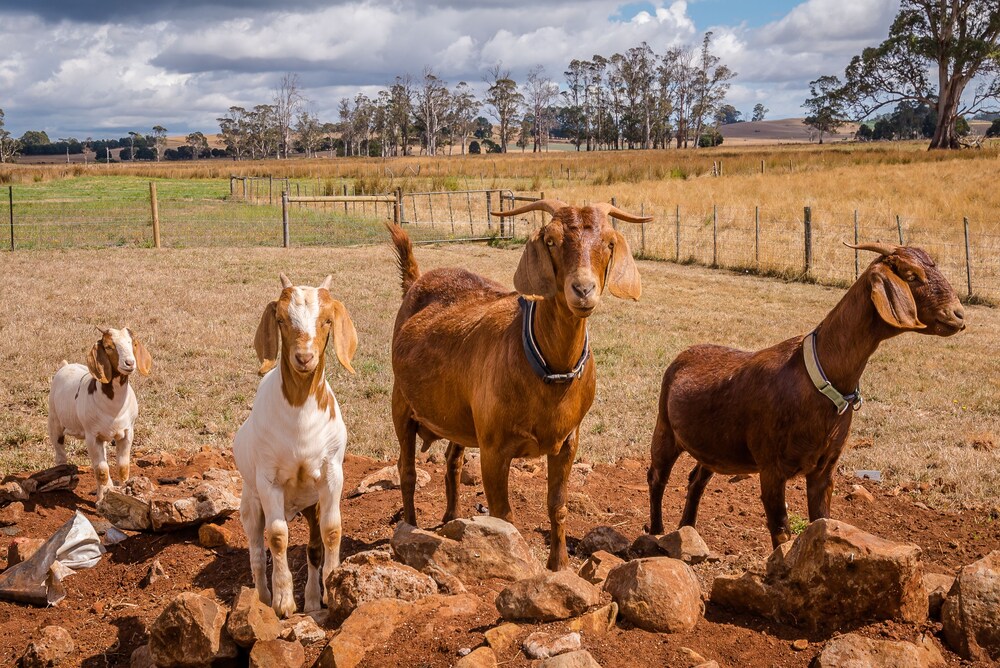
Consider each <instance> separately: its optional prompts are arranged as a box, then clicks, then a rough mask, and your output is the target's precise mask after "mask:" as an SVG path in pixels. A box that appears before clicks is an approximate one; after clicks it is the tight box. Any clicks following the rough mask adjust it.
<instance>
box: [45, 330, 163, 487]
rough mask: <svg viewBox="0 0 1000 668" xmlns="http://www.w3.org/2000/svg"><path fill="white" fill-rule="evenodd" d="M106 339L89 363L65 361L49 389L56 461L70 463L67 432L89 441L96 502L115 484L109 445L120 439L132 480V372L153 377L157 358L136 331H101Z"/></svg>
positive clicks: (122, 462)
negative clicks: (130, 466) (130, 465)
mask: <svg viewBox="0 0 1000 668" xmlns="http://www.w3.org/2000/svg"><path fill="white" fill-rule="evenodd" d="M98 329H100V331H101V338H100V339H98V340H97V343H95V344H94V347H93V348H91V349H90V353H89V354H88V355H87V365H86V366H84V365H83V364H69V363H67V362H66V360H63V362H62V364H60V365H59V370H58V371H56V375H55V376H53V377H52V389H51V390H50V391H49V438H50V439H51V441H52V447H53V448H55V451H56V464H57V465H60V464H65V463H66V436H73V437H74V438H82V439H83V440H84V441H86V443H87V452H88V453H89V454H90V463H91V464H92V465H93V467H94V475H95V476H96V477H97V501H98V503H100V502H101V500H102V499H103V498H104V492H105V491H106V490H108V489H110V488H111V486H112V483H111V475H110V473H109V471H108V462H107V455H106V453H105V448H106V447H107V445H108V443H110V442H111V441H114V442H115V449H116V451H117V461H118V475H119V477H120V479H121V482H125V481H126V480H128V476H129V460H130V458H131V454H132V437H133V436H134V431H133V425H134V424H135V418H136V416H137V415H138V414H139V404H138V402H137V401H136V398H135V392H134V391H133V390H132V386H131V385H130V384H129V375H131V374H132V373H133V372H135V371H139V373H141V374H142V375H144V376H148V375H149V372H150V370H151V369H152V366H153V358H152V357H151V356H150V354H149V352H148V351H147V350H146V348H145V346H143V345H142V343H140V342H139V339H137V338H136V337H135V335H134V334H133V333H132V330H131V329H128V328H125V329H101V328H98Z"/></svg>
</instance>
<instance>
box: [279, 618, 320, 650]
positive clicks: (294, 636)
mask: <svg viewBox="0 0 1000 668" xmlns="http://www.w3.org/2000/svg"><path fill="white" fill-rule="evenodd" d="M323 612H325V611H323ZM327 617H328V615H327ZM281 626H282V631H281V636H280V637H281V639H282V640H297V641H298V642H300V643H302V644H303V645H306V646H308V645H312V644H313V643H316V642H320V641H321V640H325V639H326V631H324V630H323V629H321V628H320V626H319V624H317V623H316V620H315V619H313V618H312V617H310V616H309V615H292V616H291V617H289V618H288V619H286V620H284V621H282V623H281Z"/></svg>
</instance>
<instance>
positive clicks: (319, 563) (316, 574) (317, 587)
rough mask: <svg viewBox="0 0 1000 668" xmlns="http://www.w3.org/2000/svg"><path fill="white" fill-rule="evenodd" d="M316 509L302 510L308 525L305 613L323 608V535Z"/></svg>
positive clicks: (311, 507) (312, 507) (310, 507)
mask: <svg viewBox="0 0 1000 668" xmlns="http://www.w3.org/2000/svg"><path fill="white" fill-rule="evenodd" d="M317 511H318V509H317V507H316V506H309V507H308V508H304V509H303V510H302V517H304V518H305V519H306V523H307V524H308V525H309V544H308V546H307V547H306V561H307V562H308V575H307V576H306V599H305V608H304V610H305V611H306V612H310V611H312V610H319V609H320V608H322V607H323V585H322V583H321V582H320V569H321V568H323V534H322V533H321V532H320V528H319V517H318V516H317Z"/></svg>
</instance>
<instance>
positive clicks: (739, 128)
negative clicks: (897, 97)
mask: <svg viewBox="0 0 1000 668" xmlns="http://www.w3.org/2000/svg"><path fill="white" fill-rule="evenodd" d="M719 129H720V130H721V131H722V136H723V137H724V138H725V140H726V141H725V145H727V146H729V145H740V144H804V143H808V142H809V141H817V139H816V138H815V131H814V130H812V129H811V128H809V127H808V126H806V124H805V123H803V122H802V119H801V118H782V119H778V120H775V121H757V122H746V123H730V124H729V125H723V126H722V127H721V128H719ZM857 130H858V126H857V124H856V123H849V124H847V125H845V126H843V127H842V128H841V129H840V132H838V133H837V134H833V135H826V136H824V137H823V141H824V142H831V143H832V142H838V141H843V140H845V139H852V138H853V137H854V133H855V132H857Z"/></svg>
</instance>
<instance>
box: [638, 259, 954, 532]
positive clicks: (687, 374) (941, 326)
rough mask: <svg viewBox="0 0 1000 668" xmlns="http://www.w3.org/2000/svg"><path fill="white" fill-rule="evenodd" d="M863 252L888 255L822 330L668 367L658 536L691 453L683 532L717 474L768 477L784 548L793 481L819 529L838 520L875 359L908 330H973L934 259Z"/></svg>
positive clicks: (657, 461) (701, 351) (764, 483)
mask: <svg viewBox="0 0 1000 668" xmlns="http://www.w3.org/2000/svg"><path fill="white" fill-rule="evenodd" d="M856 248H860V249H862V250H869V251H874V252H877V253H879V257H878V258H877V259H876V260H875V261H873V262H872V263H871V265H869V266H868V268H867V269H866V270H865V272H864V273H863V274H862V275H861V277H860V278H858V280H857V281H856V282H855V283H854V285H852V286H851V287H850V289H848V291H847V294H846V295H844V297H843V299H841V300H840V302H839V303H838V304H837V305H836V306H835V307H834V308H833V310H832V311H830V313H829V314H828V315H827V316H826V318H824V319H823V321H822V322H821V323H820V324H819V326H818V327H817V328H816V329H815V331H814V332H813V333H810V334H807V335H805V336H796V337H794V338H791V339H788V340H787V341H783V342H782V343H779V344H777V345H775V346H772V347H770V348H765V349H764V350H760V351H758V352H755V353H754V352H745V351H742V350H735V349H733V348H726V347H723V346H715V345H698V346H694V347H692V348H688V349H687V350H685V351H684V352H682V353H681V354H680V355H678V356H677V358H676V359H675V360H674V361H673V363H671V365H670V366H669V367H667V370H666V373H664V375H663V385H662V388H661V390H660V405H659V414H658V415H657V418H656V427H655V429H654V430H653V443H652V462H651V464H650V467H649V475H648V482H649V503H650V519H649V530H650V533H653V534H659V533H663V515H662V508H661V506H662V502H663V490H664V488H665V487H666V484H667V480H668V479H669V478H670V470H671V469H672V468H673V465H674V462H675V461H677V457H678V456H680V454H681V452H687V453H688V454H690V455H691V456H692V457H694V459H695V460H696V461H697V465H696V466H695V467H694V469H693V470H692V471H691V475H690V476H689V478H688V491H687V501H686V503H685V505H684V512H683V514H682V515H681V522H680V524H681V526H685V525H689V526H694V524H695V521H696V520H697V515H698V504H699V502H700V501H701V496H702V493H703V492H704V491H705V485H706V484H707V483H708V481H709V479H710V478H711V477H712V475H713V474H715V473H724V474H739V473H760V487H761V499H762V501H763V503H764V512H765V514H766V515H767V526H768V530H769V531H770V533H771V543H772V545H773V546H774V547H777V546H778V544H780V543H782V542H784V541H786V540H788V539H789V538H790V533H789V529H788V511H787V508H786V506H785V483H786V482H787V481H788V479H790V478H793V477H795V476H797V475H804V476H805V477H806V489H807V496H808V503H809V520H810V521H814V520H817V519H820V518H825V517H829V516H830V497H831V495H832V493H833V472H834V470H835V469H836V466H837V460H838V459H839V458H840V454H841V452H842V451H843V448H844V444H845V442H846V441H847V436H848V434H849V433H850V430H851V419H852V417H853V413H854V410H851V408H854V409H857V408H858V407H860V402H861V399H860V394H858V393H857V390H856V388H857V387H858V382H859V380H860V379H861V374H862V373H863V372H864V370H865V365H866V364H867V363H868V358H869V357H871V355H872V354H873V353H874V352H875V350H876V349H877V348H878V346H879V344H880V343H881V342H882V341H884V340H886V339H889V338H892V337H894V336H897V335H899V334H902V333H903V332H908V331H915V332H920V333H922V334H933V335H936V336H951V335H952V334H955V333H957V332H959V331H961V330H963V329H965V312H964V309H963V308H962V304H961V303H960V302H959V299H958V296H957V295H956V294H955V291H954V290H953V289H952V287H951V285H949V284H948V281H947V280H946V279H945V277H944V276H943V275H941V272H940V271H939V270H938V269H937V267H935V266H934V261H933V260H932V259H931V257H930V256H929V255H928V254H927V253H926V252H924V251H923V250H921V249H919V248H914V247H903V246H886V245H882V244H868V245H862V246H857V247H856ZM807 359H810V362H809V365H811V366H812V371H810V370H809V368H808V367H807ZM813 361H815V364H813ZM824 371H825V377H824ZM811 374H812V375H811ZM812 376H815V378H816V379H815V380H813V378H812ZM824 381H826V384H825V385H824ZM820 388H822V389H820ZM836 388H839V391H838V390H837V389H836ZM844 391H847V392H849V393H851V394H849V395H848V396H847V397H844V396H843V395H841V394H840V393H841V392H844Z"/></svg>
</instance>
